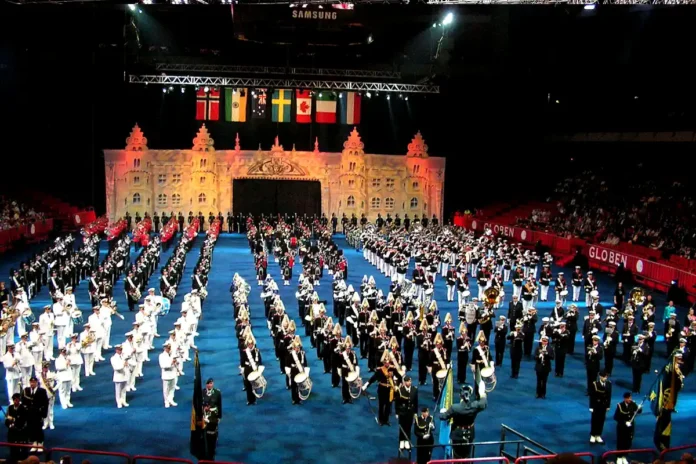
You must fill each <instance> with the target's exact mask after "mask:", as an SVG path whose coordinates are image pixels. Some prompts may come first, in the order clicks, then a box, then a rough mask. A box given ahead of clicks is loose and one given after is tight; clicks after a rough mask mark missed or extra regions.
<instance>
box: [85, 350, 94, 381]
mask: <svg viewBox="0 0 696 464" xmlns="http://www.w3.org/2000/svg"><path fill="white" fill-rule="evenodd" d="M83 356H84V358H85V377H86V376H88V375H94V353H83Z"/></svg>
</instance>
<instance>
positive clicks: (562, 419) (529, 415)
mask: <svg viewBox="0 0 696 464" xmlns="http://www.w3.org/2000/svg"><path fill="white" fill-rule="evenodd" d="M201 241H202V238H199V240H198V241H197V242H196V244H195V245H194V248H193V249H192V250H191V252H190V253H189V255H188V257H187V266H186V270H185V272H184V276H185V277H184V280H183V281H182V285H181V288H182V293H183V292H184V290H186V291H188V290H189V289H190V275H191V272H192V268H193V266H194V264H195V263H196V259H197V254H198V249H199V246H200V244H201ZM337 243H338V244H339V246H341V247H342V248H343V249H344V250H345V253H346V256H347V258H348V263H349V279H348V281H349V282H348V283H350V284H352V285H353V286H354V287H356V288H357V286H358V285H359V283H360V281H361V279H362V276H363V275H368V276H369V275H374V276H375V279H376V280H377V283H378V286H379V287H380V288H382V289H383V290H385V291H386V289H387V288H388V280H387V278H386V277H384V276H382V275H381V274H379V273H378V272H377V271H376V269H374V268H373V267H372V266H370V265H369V263H367V262H366V261H364V260H363V258H362V254H360V253H357V252H355V251H354V250H352V249H351V248H350V247H349V246H348V245H347V244H346V242H345V240H343V239H341V238H338V239H337ZM169 254H170V252H165V253H163V256H162V263H164V262H166V259H167V258H168V256H169ZM133 256H134V257H135V256H136V254H135V253H133ZM11 258H12V260H11V261H10V260H9V259H4V258H3V260H2V262H0V273H2V274H1V275H4V276H6V275H8V274H7V272H8V270H9V268H10V267H14V266H16V265H17V263H18V261H19V259H20V258H21V256H17V255H13V256H12V257H11ZM556 271H558V269H554V272H556ZM235 272H238V273H239V274H240V275H241V276H242V277H244V278H245V279H247V281H248V282H249V283H250V284H252V293H251V295H250V298H249V300H250V304H251V308H252V325H253V327H254V333H255V335H256V338H257V341H258V346H259V348H260V350H261V353H262V356H263V358H264V364H265V365H266V374H267V375H266V379H267V380H268V384H269V385H268V389H267V391H266V394H265V396H264V397H263V398H262V399H260V400H259V401H258V404H257V405H256V406H246V396H245V394H244V392H242V381H241V377H239V376H238V369H237V365H238V363H239V359H238V356H239V354H238V351H237V349H236V346H237V341H236V338H235V335H234V330H233V328H234V322H233V314H232V307H231V303H230V295H229V283H230V281H231V279H232V275H233V274H234V273H235ZM269 272H270V274H271V275H272V276H273V277H275V278H276V279H278V278H279V274H280V272H279V268H278V266H277V264H275V263H273V262H271V263H270V267H269ZM299 272H300V268H299V267H296V269H295V275H294V278H295V279H294V282H293V284H292V285H291V286H288V287H284V286H283V285H282V282H280V280H278V281H279V283H281V285H280V292H281V297H282V299H283V301H284V302H285V306H286V309H287V310H288V313H289V314H290V315H293V316H295V321H296V323H297V324H298V327H299V326H300V321H299V318H298V317H297V304H296V300H295V295H294V294H295V291H296V282H297V275H298V274H299ZM254 277H255V276H254V267H253V259H252V256H251V254H250V253H249V248H248V245H247V241H246V239H245V237H243V236H240V235H227V234H224V235H222V236H221V237H220V239H219V241H218V243H217V246H216V248H215V252H214V260H213V268H212V271H211V274H210V282H209V285H208V291H209V297H208V300H207V301H206V303H205V306H204V310H203V313H204V317H203V320H202V321H201V323H200V325H199V332H200V334H201V335H200V336H199V337H198V338H197V341H196V343H197V345H198V348H199V350H200V360H201V365H202V374H203V378H204V379H205V378H207V377H213V378H215V381H216V386H217V387H218V388H220V389H221V390H222V392H223V398H224V401H223V409H224V419H223V421H222V422H221V424H220V441H219V445H218V454H217V460H220V461H234V462H241V463H248V464H254V463H262V462H263V463H268V462H297V463H310V462H311V463H317V462H321V463H327V464H334V463H335V464H337V463H342V464H343V463H346V462H352V463H357V462H359V463H378V462H386V461H387V460H388V459H389V458H392V457H395V456H396V447H397V445H398V438H397V429H396V425H395V423H396V421H393V424H394V426H392V427H380V426H378V425H377V424H376V423H375V421H374V415H373V413H372V411H371V409H370V406H369V405H368V403H367V401H366V400H365V399H364V398H363V399H360V400H358V401H356V402H355V404H353V405H342V404H341V392H340V389H332V388H331V382H330V376H329V375H325V374H323V366H322V365H321V362H320V361H319V360H317V358H316V352H314V351H309V357H308V361H309V366H310V367H311V371H312V375H311V377H312V380H313V382H314V387H313V390H312V394H311V397H310V399H309V400H308V401H306V402H305V403H304V404H303V405H302V406H293V405H292V404H291V399H290V392H289V391H287V390H285V382H284V378H283V376H282V375H281V374H280V369H279V364H278V361H276V360H275V356H274V353H273V345H272V340H271V338H270V336H269V335H268V331H267V329H266V325H265V321H264V315H263V304H262V301H261V298H260V296H259V294H260V287H258V286H256V285H255V281H254ZM158 279H159V272H157V273H155V274H154V275H153V276H152V279H151V282H150V286H155V287H158V285H157V282H158ZM330 282H331V281H330V276H328V275H325V276H324V280H323V281H322V285H321V286H319V287H318V288H317V291H318V293H319V296H320V298H321V299H327V300H329V302H330V301H331V284H330ZM599 288H600V291H601V293H602V295H603V296H605V297H607V296H609V295H610V294H611V293H612V292H611V291H610V289H613V284H612V283H611V281H610V279H609V277H607V276H599ZM117 289H118V290H117V291H116V292H115V296H116V299H117V301H118V302H119V307H120V311H121V312H122V313H125V315H126V320H125V321H120V320H119V319H116V318H114V326H113V329H112V340H113V341H112V344H115V343H119V342H121V341H122V340H123V336H122V334H123V333H125V332H126V331H127V330H129V328H130V326H131V323H132V321H133V320H134V315H132V314H128V313H127V312H128V311H127V306H126V302H125V296H124V294H123V292H122V282H119V284H118V285H117ZM76 293H77V302H78V305H79V306H80V307H81V308H82V309H86V308H88V306H89V304H88V297H87V288H86V285H85V284H83V285H81V286H80V287H79V288H78V289H77V292H76ZM506 293H507V294H508V295H510V294H511V288H509V289H506ZM48 299H49V298H48V293H47V290H46V289H43V290H42V293H41V294H40V295H39V296H38V297H36V298H35V299H34V300H32V302H31V306H32V308H33V309H34V312H35V313H36V314H37V315H38V312H39V311H40V308H41V307H42V306H43V305H44V304H47V303H48ZM436 299H437V301H438V305H439V307H440V311H441V312H443V313H447V312H451V313H452V314H453V316H455V315H456V308H455V303H447V302H446V297H445V287H444V284H443V281H442V280H440V281H439V282H437V283H436ZM181 300H182V296H179V297H178V298H177V300H176V302H175V304H174V305H173V307H172V312H171V313H170V314H169V315H168V316H167V317H165V318H163V319H160V329H159V332H160V333H161V334H162V335H165V334H166V331H167V330H168V329H169V328H171V327H172V326H173V323H174V320H175V319H176V317H178V311H179V309H180V307H181ZM657 302H658V307H659V308H660V311H661V310H662V308H663V306H664V298H663V297H662V296H658V297H657ZM552 305H553V304H552V303H540V304H539V309H540V316H544V315H547V313H548V312H550V309H551V306H552ZM604 306H605V307H609V306H611V305H610V304H609V302H604ZM327 309H328V312H329V313H331V308H330V307H329V308H327ZM684 311H685V309H684V308H680V309H679V320H682V319H683V314H684ZM583 314H585V312H584V308H583ZM455 319H456V317H455ZM659 330H662V327H659ZM300 333H301V334H304V331H303V330H301V331H300ZM164 340H165V339H164V338H159V339H156V340H155V346H156V347H157V349H156V350H154V351H152V352H151V353H150V358H151V359H152V361H151V362H149V363H145V366H144V369H143V372H144V374H145V377H144V378H141V379H138V382H137V384H136V386H137V389H138V390H137V391H136V392H132V393H129V394H128V402H129V403H130V407H129V408H124V409H121V410H118V409H117V408H116V406H115V400H114V389H113V383H112V382H111V376H112V369H111V366H110V364H109V362H108V359H109V357H110V356H111V354H112V352H111V351H109V352H107V353H106V355H105V357H106V358H107V361H106V362H102V363H98V364H97V365H96V367H95V372H96V374H97V375H96V377H89V378H86V379H85V378H83V380H82V386H83V388H84V391H82V392H78V393H74V394H73V400H72V402H73V404H74V405H75V407H74V408H72V409H69V410H65V411H64V410H62V409H60V407H59V406H57V407H56V418H55V424H56V429H55V430H53V431H47V439H46V445H47V446H49V447H51V446H66V447H74V448H84V449H97V450H108V451H121V452H125V453H129V454H150V455H160V456H170V457H185V458H190V455H189V451H188V450H189V430H190V428H189V426H190V407H189V404H190V403H189V401H190V398H191V394H192V384H193V375H192V374H193V371H192V365H191V363H187V365H186V366H185V374H186V375H185V376H184V377H181V378H180V379H179V385H180V387H181V390H179V391H177V392H176V401H177V402H178V403H179V406H178V407H175V408H170V409H165V408H164V407H163V399H162V385H161V381H160V370H159V367H158V365H157V356H158V354H159V352H160V349H161V345H162V343H163V342H164ZM303 342H304V344H305V347H306V348H309V341H308V340H306V339H305V337H304V336H303ZM579 343H580V342H579V341H578V346H580V345H579ZM576 351H580V353H578V354H576V355H575V357H574V358H570V359H568V360H567V361H566V376H565V377H564V378H563V379H556V378H554V377H553V376H552V377H550V379H549V387H548V395H547V398H548V399H547V400H537V399H535V398H534V393H535V392H534V390H535V385H536V379H535V374H534V367H533V363H532V361H526V360H525V361H523V366H522V372H521V375H520V378H519V379H517V380H512V379H510V378H509V365H510V363H509V354H506V358H505V361H504V365H503V368H502V369H499V370H498V372H497V374H498V386H497V387H496V389H495V391H494V392H493V393H491V395H490V403H489V408H488V409H487V410H486V411H485V412H483V413H482V414H481V415H480V416H479V419H478V421H477V431H476V434H477V436H476V440H477V441H495V440H499V439H500V429H501V428H500V426H501V424H506V425H508V426H510V427H512V428H513V429H516V430H518V431H520V432H521V433H523V434H525V435H528V436H529V437H531V438H533V439H535V440H537V441H539V442H541V443H542V444H544V445H545V446H547V447H549V448H551V449H552V450H554V451H559V452H560V451H587V450H593V451H596V452H597V453H598V454H599V453H601V452H602V451H604V450H606V449H613V448H614V446H615V432H614V428H615V427H614V422H613V421H612V420H611V418H609V419H608V420H607V426H606V427H605V433H604V439H605V441H606V442H607V444H606V445H592V446H590V444H589V442H588V438H589V437H588V434H589V415H590V414H589V411H588V402H587V397H586V396H585V395H584V390H585V371H584V366H583V364H582V360H581V350H576ZM664 351H665V350H664V346H663V345H662V344H659V351H658V353H659V354H658V356H657V357H656V358H655V359H654V361H653V368H658V367H661V365H662V363H663V362H664V361H663V359H664V358H663V356H664ZM361 365H362V370H363V371H364V372H366V371H367V366H366V362H365V360H361ZM415 366H416V363H415V361H414V367H415ZM2 371H3V373H4V369H2ZM413 374H415V372H414V373H413ZM3 375H4V374H3ZM630 379H631V374H630V369H629V368H628V367H626V366H624V365H623V363H621V362H617V363H616V366H615V369H614V378H613V381H614V385H615V387H614V402H615V403H616V402H618V401H619V400H620V397H621V394H622V393H623V392H624V391H625V390H627V389H628V390H630ZM651 380H652V379H651V378H649V377H648V376H646V377H645V378H644V387H643V388H644V393H647V388H648V386H649V384H650V383H651ZM3 387H4V385H3ZM694 391H695V389H694V387H693V385H692V382H691V379H688V380H687V387H686V389H685V390H684V391H683V392H682V393H681V394H680V396H679V408H678V409H679V413H678V414H676V415H675V416H674V424H673V430H674V434H673V440H672V443H673V444H674V445H679V444H685V443H687V442H689V441H692V442H693V441H695V440H694V439H693V438H691V435H690V434H689V432H688V430H687V428H688V425H687V422H688V421H691V422H693V417H694V406H696V395H695V394H694ZM640 399H642V398H638V401H640ZM420 400H421V404H422V405H428V406H431V407H432V406H433V405H432V386H431V385H427V386H425V387H422V390H421V392H420ZM0 401H5V403H6V393H5V388H2V393H0ZM373 403H375V404H373V406H375V407H376V402H373ZM647 406H648V403H646V408H645V409H646V411H645V413H644V414H643V415H642V416H639V417H638V419H637V422H636V431H637V438H636V440H635V442H634V445H635V447H652V433H653V425H654V418H653V417H652V416H651V414H650V413H649V408H648V407H647ZM612 412H613V410H612ZM485 454H493V455H494V454H497V448H491V449H489V452H488V453H486V450H485V449H480V450H479V451H478V452H477V455H478V456H482V455H485ZM436 456H437V454H436V455H435V456H434V457H436ZM414 458H415V456H414ZM100 462H101V461H100ZM114 462H115V461H114Z"/></svg>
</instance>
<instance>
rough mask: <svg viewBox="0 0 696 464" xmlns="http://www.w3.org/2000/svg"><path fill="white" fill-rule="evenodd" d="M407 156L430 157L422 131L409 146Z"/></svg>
mask: <svg viewBox="0 0 696 464" xmlns="http://www.w3.org/2000/svg"><path fill="white" fill-rule="evenodd" d="M406 156H409V157H413V158H427V157H428V146H427V145H426V144H425V140H423V136H422V135H421V133H420V131H418V133H417V134H416V136H415V137H413V139H412V140H411V143H409V144H408V153H407V154H406Z"/></svg>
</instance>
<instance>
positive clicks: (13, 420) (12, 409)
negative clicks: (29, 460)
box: [5, 393, 29, 462]
mask: <svg viewBox="0 0 696 464" xmlns="http://www.w3.org/2000/svg"><path fill="white" fill-rule="evenodd" d="M21 398H22V397H21V395H20V394H19V393H15V394H14V395H12V404H11V405H10V406H9V407H8V408H7V414H6V415H5V426H6V427H7V441H8V442H9V443H17V444H24V443H26V442H27V421H28V418H29V410H28V409H27V407H26V406H25V405H23V404H21V403H20V400H21ZM27 454H28V453H27V449H26V448H15V447H12V448H11V449H10V459H11V460H12V461H14V462H18V461H21V460H22V459H24V458H25V457H26V456H27Z"/></svg>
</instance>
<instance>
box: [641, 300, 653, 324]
mask: <svg viewBox="0 0 696 464" xmlns="http://www.w3.org/2000/svg"><path fill="white" fill-rule="evenodd" d="M654 308H655V306H654V305H653V304H652V303H648V304H646V305H645V306H644V307H643V320H646V321H647V320H648V318H649V317H650V311H653V309H654ZM653 314H654V311H653Z"/></svg>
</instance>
